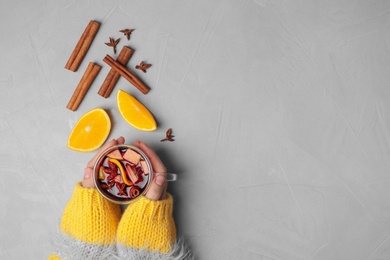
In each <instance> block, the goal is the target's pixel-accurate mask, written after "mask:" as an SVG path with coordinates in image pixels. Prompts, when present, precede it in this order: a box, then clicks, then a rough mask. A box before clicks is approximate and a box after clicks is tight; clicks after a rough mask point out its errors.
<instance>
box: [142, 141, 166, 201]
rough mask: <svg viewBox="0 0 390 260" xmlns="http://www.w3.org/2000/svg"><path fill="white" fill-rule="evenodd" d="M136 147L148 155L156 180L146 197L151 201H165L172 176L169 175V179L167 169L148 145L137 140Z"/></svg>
mask: <svg viewBox="0 0 390 260" xmlns="http://www.w3.org/2000/svg"><path fill="white" fill-rule="evenodd" d="M134 145H135V146H136V147H137V148H139V149H141V150H142V151H143V152H144V153H145V154H146V156H147V157H148V158H149V160H150V163H151V164H152V167H153V171H154V179H153V181H152V183H151V184H150V187H149V189H148V191H147V192H146V194H145V197H146V198H148V199H150V200H162V199H165V198H166V190H167V181H169V180H171V174H169V178H168V179H167V176H168V174H167V168H166V167H165V165H164V164H163V163H162V162H161V160H160V158H159V157H158V155H157V154H156V153H155V152H154V151H153V150H152V149H151V148H150V147H149V146H148V145H147V144H145V143H144V142H141V141H138V140H137V141H135V142H134Z"/></svg>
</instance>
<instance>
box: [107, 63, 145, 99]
mask: <svg viewBox="0 0 390 260" xmlns="http://www.w3.org/2000/svg"><path fill="white" fill-rule="evenodd" d="M103 61H104V62H105V63H107V64H108V65H109V66H110V67H111V68H113V69H114V70H115V71H116V72H118V73H119V75H121V76H122V77H124V78H125V79H126V80H127V81H129V82H130V83H131V84H132V85H133V86H134V87H136V88H137V89H138V90H139V91H141V92H142V93H143V94H146V93H148V92H149V87H147V86H146V85H145V84H144V83H143V82H142V81H141V80H139V79H138V78H137V77H136V76H135V75H134V74H133V73H131V72H130V71H129V70H127V69H126V67H125V66H123V65H122V64H120V63H119V62H117V61H116V60H114V59H113V58H112V57H111V56H110V55H106V57H104V59H103Z"/></svg>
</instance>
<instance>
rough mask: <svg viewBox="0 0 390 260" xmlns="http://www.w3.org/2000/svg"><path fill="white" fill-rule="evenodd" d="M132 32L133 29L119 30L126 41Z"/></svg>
mask: <svg viewBox="0 0 390 260" xmlns="http://www.w3.org/2000/svg"><path fill="white" fill-rule="evenodd" d="M133 31H134V29H124V30H120V32H121V33H123V34H124V35H126V38H127V40H130V35H131V33H132V32H133Z"/></svg>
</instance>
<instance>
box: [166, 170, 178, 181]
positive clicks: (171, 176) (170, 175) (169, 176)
mask: <svg viewBox="0 0 390 260" xmlns="http://www.w3.org/2000/svg"><path fill="white" fill-rule="evenodd" d="M166 180H167V181H176V180H177V174H176V173H170V172H168V173H167V179H166Z"/></svg>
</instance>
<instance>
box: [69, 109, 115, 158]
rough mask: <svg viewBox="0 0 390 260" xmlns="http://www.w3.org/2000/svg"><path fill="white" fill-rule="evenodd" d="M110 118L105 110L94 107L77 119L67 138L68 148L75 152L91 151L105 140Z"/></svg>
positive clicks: (109, 127) (108, 130)
mask: <svg viewBox="0 0 390 260" xmlns="http://www.w3.org/2000/svg"><path fill="white" fill-rule="evenodd" d="M110 130H111V120H110V117H109V116H108V114H107V113H106V111H104V110H103V109H101V108H95V109H92V110H90V111H89V112H87V113H85V114H84V115H83V116H82V117H81V118H80V119H79V121H77V123H76V125H75V126H74V128H73V130H72V132H71V133H70V135H69V138H68V148H69V149H72V150H74V151H77V152H91V151H94V150H96V149H98V148H99V147H100V146H102V144H103V143H104V141H106V139H107V137H108V134H109V133H110Z"/></svg>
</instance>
